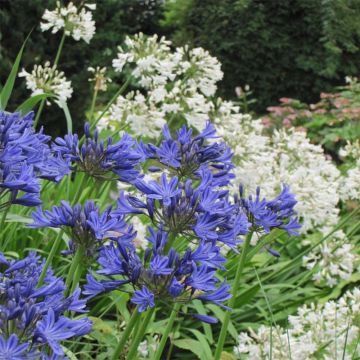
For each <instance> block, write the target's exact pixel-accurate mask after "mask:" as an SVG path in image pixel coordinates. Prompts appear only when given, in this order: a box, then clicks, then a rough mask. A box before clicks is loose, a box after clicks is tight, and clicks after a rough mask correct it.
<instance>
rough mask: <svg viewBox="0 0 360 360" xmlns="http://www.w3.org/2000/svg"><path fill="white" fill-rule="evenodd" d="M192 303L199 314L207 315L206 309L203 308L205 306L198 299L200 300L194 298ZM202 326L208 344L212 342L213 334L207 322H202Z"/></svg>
mask: <svg viewBox="0 0 360 360" xmlns="http://www.w3.org/2000/svg"><path fill="white" fill-rule="evenodd" d="M193 305H194V307H195V309H196V311H197V312H198V313H199V314H201V315H207V314H206V309H205V306H204V305H203V303H202V302H201V301H200V300H194V301H193ZM202 327H203V329H204V333H205V336H206V338H207V340H208V342H209V343H210V344H212V343H213V342H214V338H213V334H212V330H211V326H210V325H209V324H206V323H204V322H203V323H202Z"/></svg>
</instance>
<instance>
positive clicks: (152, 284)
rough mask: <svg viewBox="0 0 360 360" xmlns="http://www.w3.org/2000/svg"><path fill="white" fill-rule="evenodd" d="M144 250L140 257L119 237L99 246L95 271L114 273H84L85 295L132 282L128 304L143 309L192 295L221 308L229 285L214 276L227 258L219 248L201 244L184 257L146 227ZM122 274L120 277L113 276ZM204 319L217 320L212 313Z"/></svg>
mask: <svg viewBox="0 0 360 360" xmlns="http://www.w3.org/2000/svg"><path fill="white" fill-rule="evenodd" d="M149 233H150V236H149V237H147V241H148V242H149V244H150V246H149V247H148V248H147V249H146V251H145V254H144V257H143V259H141V258H140V257H139V255H138V254H137V253H136V251H135V250H134V248H131V247H128V246H125V245H124V244H123V243H122V242H121V241H117V242H112V243H110V244H109V245H106V246H104V247H103V248H102V249H101V250H100V256H99V259H98V262H99V264H100V270H98V274H99V275H105V276H106V277H115V278H113V279H111V280H96V279H95V278H94V277H93V276H92V275H91V274H89V275H88V276H87V280H88V283H87V284H86V285H85V288H84V294H86V295H88V296H90V297H93V296H95V295H97V294H99V293H102V292H104V291H111V290H114V289H116V288H118V287H120V286H123V285H124V284H131V285H132V286H133V288H134V289H135V291H134V293H133V296H132V298H131V302H132V303H134V304H137V305H138V306H139V311H140V312H142V311H145V310H146V309H147V308H149V307H154V306H155V298H156V299H157V300H158V301H159V302H163V303H164V304H169V303H172V302H175V301H176V302H181V303H186V302H189V301H191V300H193V299H199V300H202V301H211V302H213V303H215V304H217V305H220V306H223V305H222V302H224V301H225V300H227V299H229V297H230V294H229V292H228V290H229V286H228V285H227V284H226V283H225V282H224V283H222V284H221V285H220V286H217V285H218V283H219V282H220V281H219V280H218V279H217V278H216V277H215V272H216V270H217V269H219V268H221V269H224V268H223V264H224V262H225V259H224V258H223V257H222V256H221V255H220V249H219V247H217V246H216V245H214V244H211V243H204V242H203V243H201V244H200V245H199V246H198V247H196V248H195V249H194V250H191V249H190V248H188V249H187V250H186V251H185V252H184V253H183V254H182V255H181V254H180V253H179V252H177V251H176V250H175V249H174V248H173V247H170V248H168V245H169V236H168V234H167V233H166V232H165V231H164V230H163V229H162V228H160V229H159V230H158V231H155V230H154V229H152V228H149ZM118 275H121V276H122V279H121V280H119V279H116V276H118ZM203 321H207V322H215V321H216V319H213V318H212V317H205V318H203Z"/></svg>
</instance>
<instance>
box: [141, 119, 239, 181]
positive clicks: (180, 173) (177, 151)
mask: <svg viewBox="0 0 360 360" xmlns="http://www.w3.org/2000/svg"><path fill="white" fill-rule="evenodd" d="M163 136H164V140H163V141H162V142H161V144H160V146H159V147H157V146H155V145H149V147H148V150H147V156H148V157H149V158H151V159H153V160H154V159H155V160H157V161H158V162H159V163H160V167H161V168H162V167H163V166H164V165H165V166H166V167H167V169H168V170H169V171H170V173H171V174H172V175H174V176H177V177H178V178H179V181H184V179H197V178H200V173H201V172H200V170H201V169H203V168H206V169H208V170H210V171H211V173H212V175H213V177H212V179H211V181H212V183H211V185H212V186H225V185H227V184H229V182H230V180H231V179H232V178H233V177H234V175H233V174H232V173H231V172H230V171H231V169H233V168H234V165H233V163H232V162H231V159H232V156H233V154H232V152H231V150H230V148H229V147H228V146H227V145H226V144H225V143H224V142H215V141H214V139H216V138H217V136H216V130H215V127H214V125H212V124H211V123H210V122H208V123H207V124H206V127H205V129H204V130H203V131H202V132H201V133H200V134H199V135H197V136H193V131H192V129H191V128H187V127H186V126H183V127H182V128H181V129H179V130H178V131H177V132H176V138H175V139H174V138H173V137H172V136H171V134H170V130H169V128H168V127H167V126H165V127H164V129H163ZM152 169H154V167H152Z"/></svg>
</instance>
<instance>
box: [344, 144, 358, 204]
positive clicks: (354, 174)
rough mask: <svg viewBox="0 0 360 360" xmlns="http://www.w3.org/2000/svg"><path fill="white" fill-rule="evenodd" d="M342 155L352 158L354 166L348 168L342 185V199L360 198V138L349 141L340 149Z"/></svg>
mask: <svg viewBox="0 0 360 360" xmlns="http://www.w3.org/2000/svg"><path fill="white" fill-rule="evenodd" d="M339 155H340V156H342V157H348V158H351V159H352V160H353V162H354V166H353V167H351V168H350V169H349V170H347V172H346V174H345V175H344V177H343V179H342V181H341V185H340V198H341V200H344V201H347V200H360V140H357V141H355V142H353V143H348V144H347V145H346V146H345V147H344V148H343V149H341V150H340V151H339Z"/></svg>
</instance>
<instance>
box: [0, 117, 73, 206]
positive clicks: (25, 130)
mask: <svg viewBox="0 0 360 360" xmlns="http://www.w3.org/2000/svg"><path fill="white" fill-rule="evenodd" d="M33 118H34V114H33V113H29V114H28V115H26V116H24V117H21V116H20V113H14V114H10V113H6V112H2V111H1V112H0V200H2V203H0V211H1V210H4V209H5V208H6V207H8V206H10V205H11V204H20V205H24V206H36V205H39V204H40V203H41V201H40V183H39V178H45V179H48V180H51V181H60V180H61V179H62V177H63V176H64V175H65V174H67V173H68V172H69V165H68V162H67V161H66V160H63V159H59V158H58V157H54V156H53V154H52V153H51V151H50V148H49V146H48V142H49V140H50V137H49V136H46V135H44V134H43V132H42V130H40V131H39V132H35V131H34V129H33Z"/></svg>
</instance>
